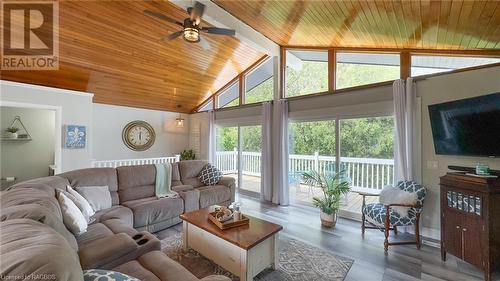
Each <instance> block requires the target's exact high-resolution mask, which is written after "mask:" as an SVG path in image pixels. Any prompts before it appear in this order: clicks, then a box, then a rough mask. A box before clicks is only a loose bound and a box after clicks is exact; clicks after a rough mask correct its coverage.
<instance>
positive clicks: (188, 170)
mask: <svg viewBox="0 0 500 281" xmlns="http://www.w3.org/2000/svg"><path fill="white" fill-rule="evenodd" d="M207 164H208V162H207V161H204V160H187V161H180V162H178V165H179V173H180V176H181V181H182V183H183V184H186V185H192V186H193V187H198V186H202V185H204V184H203V183H202V182H201V181H200V180H199V179H198V175H199V174H200V172H201V169H203V167H205V165H207Z"/></svg>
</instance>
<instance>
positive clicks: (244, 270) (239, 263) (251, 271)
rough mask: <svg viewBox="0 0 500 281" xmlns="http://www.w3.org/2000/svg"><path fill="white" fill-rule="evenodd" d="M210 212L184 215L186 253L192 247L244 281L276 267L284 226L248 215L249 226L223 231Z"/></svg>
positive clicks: (199, 211) (207, 210) (182, 216)
mask: <svg viewBox="0 0 500 281" xmlns="http://www.w3.org/2000/svg"><path fill="white" fill-rule="evenodd" d="M208 213H209V208H206V209H201V210H198V211H193V212H189V213H185V214H182V215H181V216H180V217H181V219H182V220H183V221H184V222H183V242H184V250H185V251H187V250H188V249H189V248H192V249H193V250H195V251H197V252H198V253H200V254H202V255H203V256H205V257H206V258H208V259H210V260H212V261H213V262H215V263H216V264H218V265H220V266H221V267H223V268H224V269H226V270H228V271H229V272H231V273H233V274H234V275H236V276H239V277H240V280H241V281H250V280H253V277H254V276H256V275H257V274H259V273H260V272H261V271H262V270H264V269H266V268H268V267H272V268H273V269H274V268H275V267H276V265H277V262H278V232H279V231H280V230H282V229H283V227H282V226H281V225H277V224H274V223H271V222H268V221H265V220H261V219H258V218H254V217H250V216H247V215H245V216H247V217H248V218H249V219H250V224H249V225H247V226H240V227H235V228H230V229H226V230H221V229H220V228H218V227H217V226H216V225H215V224H213V223H212V222H211V221H209V219H208V217H207V215H208Z"/></svg>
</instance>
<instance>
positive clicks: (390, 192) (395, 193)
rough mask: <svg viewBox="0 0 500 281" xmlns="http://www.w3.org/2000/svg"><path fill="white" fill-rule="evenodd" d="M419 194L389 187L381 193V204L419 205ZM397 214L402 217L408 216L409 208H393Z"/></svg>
mask: <svg viewBox="0 0 500 281" xmlns="http://www.w3.org/2000/svg"><path fill="white" fill-rule="evenodd" d="M417 200H418V198H417V193H416V192H406V191H403V190H401V189H399V188H397V187H394V186H387V187H385V188H384V189H382V191H381V192H380V197H379V202H380V203H382V204H384V205H389V204H404V205H415V204H417ZM391 208H392V209H393V210H394V211H395V212H396V213H398V214H399V215H400V216H402V217H406V216H408V209H409V208H408V207H399V206H397V207H391Z"/></svg>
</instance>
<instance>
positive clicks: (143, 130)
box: [122, 120, 156, 151]
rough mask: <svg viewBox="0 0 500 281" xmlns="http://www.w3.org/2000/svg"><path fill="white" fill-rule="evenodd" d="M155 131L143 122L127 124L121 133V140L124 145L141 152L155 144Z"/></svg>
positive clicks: (137, 121)
mask: <svg viewBox="0 0 500 281" xmlns="http://www.w3.org/2000/svg"><path fill="white" fill-rule="evenodd" d="M155 138H156V134H155V130H154V129H153V127H151V125H149V124H148V123H147V122H145V121H140V120H136V121H132V122H130V123H128V124H127V125H126V126H125V128H123V132H122V140H123V142H124V143H125V145H126V146H127V147H128V148H130V149H132V150H135V151H143V150H147V149H148V148H150V147H151V146H152V145H153V144H154V143H155Z"/></svg>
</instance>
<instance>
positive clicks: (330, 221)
mask: <svg viewBox="0 0 500 281" xmlns="http://www.w3.org/2000/svg"><path fill="white" fill-rule="evenodd" d="M319 217H320V219H321V225H323V226H324V227H328V228H332V227H335V223H337V213H336V212H334V213H333V214H327V213H324V212H321V213H320V215H319Z"/></svg>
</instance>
